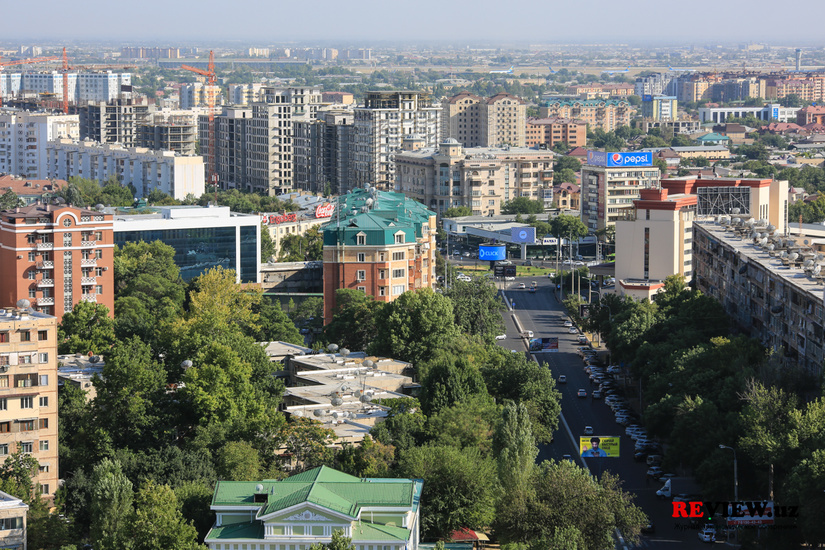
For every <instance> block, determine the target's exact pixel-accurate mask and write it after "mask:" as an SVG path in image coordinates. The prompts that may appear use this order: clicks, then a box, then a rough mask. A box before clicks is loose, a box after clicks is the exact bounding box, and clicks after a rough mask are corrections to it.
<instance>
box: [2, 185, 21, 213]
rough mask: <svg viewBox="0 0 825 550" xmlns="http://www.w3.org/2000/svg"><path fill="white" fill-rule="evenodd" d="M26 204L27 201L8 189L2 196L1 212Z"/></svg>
mask: <svg viewBox="0 0 825 550" xmlns="http://www.w3.org/2000/svg"><path fill="white" fill-rule="evenodd" d="M25 204H26V203H25V201H24V200H23V199H21V198H20V197H18V196H17V193H15V192H14V191H12V190H11V189H7V190H6V192H5V193H3V194H2V195H0V210H12V209H14V208H17V207H18V206H23V205H25Z"/></svg>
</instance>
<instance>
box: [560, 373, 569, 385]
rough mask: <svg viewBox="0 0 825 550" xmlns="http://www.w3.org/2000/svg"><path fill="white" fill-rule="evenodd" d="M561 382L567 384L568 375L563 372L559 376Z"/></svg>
mask: <svg viewBox="0 0 825 550" xmlns="http://www.w3.org/2000/svg"><path fill="white" fill-rule="evenodd" d="M559 384H567V375H566V374H562V375H560V376H559Z"/></svg>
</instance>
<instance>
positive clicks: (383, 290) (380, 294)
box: [378, 286, 387, 296]
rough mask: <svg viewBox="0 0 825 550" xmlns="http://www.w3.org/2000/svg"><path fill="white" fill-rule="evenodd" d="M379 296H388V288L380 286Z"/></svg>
mask: <svg viewBox="0 0 825 550" xmlns="http://www.w3.org/2000/svg"><path fill="white" fill-rule="evenodd" d="M378 295H379V296H386V295H387V287H385V286H379V287H378Z"/></svg>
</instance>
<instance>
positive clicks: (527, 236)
mask: <svg viewBox="0 0 825 550" xmlns="http://www.w3.org/2000/svg"><path fill="white" fill-rule="evenodd" d="M510 240H511V241H512V242H514V243H528V244H533V243H535V242H536V228H535V227H511V228H510Z"/></svg>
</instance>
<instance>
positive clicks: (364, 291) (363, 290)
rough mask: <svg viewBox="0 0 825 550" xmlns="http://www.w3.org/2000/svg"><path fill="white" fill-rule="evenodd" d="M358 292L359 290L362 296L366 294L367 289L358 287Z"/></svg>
mask: <svg viewBox="0 0 825 550" xmlns="http://www.w3.org/2000/svg"><path fill="white" fill-rule="evenodd" d="M358 290H360V291H361V292H363V293H364V294H366V293H367V287H365V286H359V287H358Z"/></svg>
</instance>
